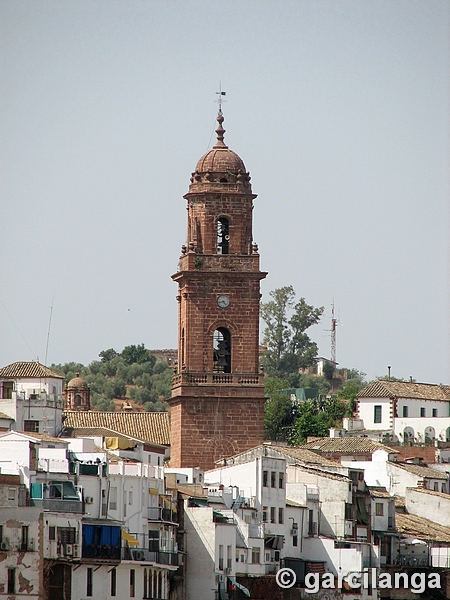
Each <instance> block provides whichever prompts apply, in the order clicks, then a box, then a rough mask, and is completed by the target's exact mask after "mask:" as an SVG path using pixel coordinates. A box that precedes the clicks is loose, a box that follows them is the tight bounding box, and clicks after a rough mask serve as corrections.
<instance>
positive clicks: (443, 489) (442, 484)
mask: <svg viewBox="0 0 450 600" xmlns="http://www.w3.org/2000/svg"><path fill="white" fill-rule="evenodd" d="M441 492H442V493H443V494H445V483H441ZM0 539H1V531H0Z"/></svg>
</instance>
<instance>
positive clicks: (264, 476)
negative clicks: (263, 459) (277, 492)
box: [263, 471, 269, 487]
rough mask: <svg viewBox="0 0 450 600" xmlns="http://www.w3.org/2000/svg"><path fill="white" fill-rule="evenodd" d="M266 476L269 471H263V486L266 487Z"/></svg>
mask: <svg viewBox="0 0 450 600" xmlns="http://www.w3.org/2000/svg"><path fill="white" fill-rule="evenodd" d="M268 477H269V472H268V471H263V486H264V487H267V482H268Z"/></svg>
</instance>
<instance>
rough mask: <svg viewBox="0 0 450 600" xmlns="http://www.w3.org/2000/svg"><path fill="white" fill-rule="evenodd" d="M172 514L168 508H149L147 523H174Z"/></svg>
mask: <svg viewBox="0 0 450 600" xmlns="http://www.w3.org/2000/svg"><path fill="white" fill-rule="evenodd" d="M173 517H174V515H173V512H172V511H171V509H170V508H161V507H159V506H150V507H149V508H148V513H147V518H148V520H149V521H168V522H169V523H174V522H175V521H174V520H173Z"/></svg>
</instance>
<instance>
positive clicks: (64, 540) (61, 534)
mask: <svg viewBox="0 0 450 600" xmlns="http://www.w3.org/2000/svg"><path fill="white" fill-rule="evenodd" d="M57 533H58V542H59V543H60V544H75V542H76V529H75V527H58V531H57Z"/></svg>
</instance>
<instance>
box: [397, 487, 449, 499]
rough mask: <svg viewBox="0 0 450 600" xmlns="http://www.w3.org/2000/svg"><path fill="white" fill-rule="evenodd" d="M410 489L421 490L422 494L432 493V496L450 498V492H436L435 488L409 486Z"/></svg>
mask: <svg viewBox="0 0 450 600" xmlns="http://www.w3.org/2000/svg"><path fill="white" fill-rule="evenodd" d="M407 489H408V490H414V491H415V492H420V493H421V494H430V495H431V496H438V497H439V498H445V500H450V494H445V493H444V492H436V491H435V490H427V489H425V488H407Z"/></svg>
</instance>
